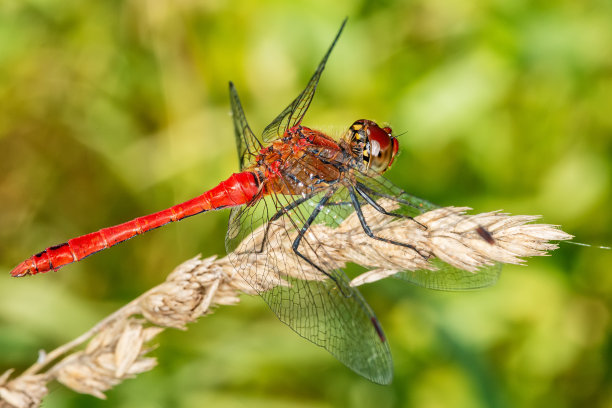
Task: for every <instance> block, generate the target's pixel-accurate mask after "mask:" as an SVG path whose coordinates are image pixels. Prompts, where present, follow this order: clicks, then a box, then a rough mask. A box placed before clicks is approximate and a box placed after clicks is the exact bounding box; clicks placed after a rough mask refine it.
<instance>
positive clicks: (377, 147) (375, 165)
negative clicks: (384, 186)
mask: <svg viewBox="0 0 612 408" xmlns="http://www.w3.org/2000/svg"><path fill="white" fill-rule="evenodd" d="M368 141H369V143H368V145H369V154H370V157H369V163H368V165H369V166H368V167H369V168H370V169H372V170H374V171H376V172H378V173H381V174H382V173H384V172H385V171H386V170H387V169H388V168H389V166H391V163H392V162H393V158H394V157H395V155H396V153H397V150H398V148H399V146H398V143H397V140H396V139H395V138H394V137H393V136H392V135H391V128H390V127H384V128H381V127H379V126H378V125H377V124H376V123H374V122H370V123H368Z"/></svg>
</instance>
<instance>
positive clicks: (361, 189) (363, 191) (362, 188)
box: [355, 183, 495, 245]
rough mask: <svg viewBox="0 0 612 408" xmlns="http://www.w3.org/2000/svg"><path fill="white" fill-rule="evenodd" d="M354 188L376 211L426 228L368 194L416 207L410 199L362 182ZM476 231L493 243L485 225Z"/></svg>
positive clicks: (424, 227)
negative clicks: (384, 205)
mask: <svg viewBox="0 0 612 408" xmlns="http://www.w3.org/2000/svg"><path fill="white" fill-rule="evenodd" d="M355 189H356V190H357V192H358V193H359V195H360V196H362V197H363V198H364V200H366V201H367V202H368V204H370V205H371V206H372V207H374V208H375V209H376V210H377V211H378V212H381V213H383V214H385V215H390V216H394V217H402V218H408V219H411V220H412V221H414V222H416V223H417V224H419V225H420V226H421V227H423V229H424V230H426V229H427V226H425V225H423V224H421V223H420V222H418V221H417V220H415V219H414V218H412V217H410V216H408V215H404V214H397V213H394V212H390V211H386V210H385V209H384V208H383V207H381V206H380V204H378V203H377V202H376V201H375V200H374V199H373V198H372V197H370V195H369V194H373V195H377V196H379V197H383V198H388V199H389V200H392V201H395V202H398V203H400V204H404V205H409V206H411V207H413V208H418V207H417V206H415V205H414V204H412V203H411V202H410V201H407V200H402V199H401V198H398V197H393V196H391V195H389V194H384V193H380V192H378V191H374V190H373V189H371V188H369V187H367V186H366V185H364V184H362V183H357V184H356V185H355ZM476 232H477V233H478V235H480V237H481V238H482V239H484V240H485V241H487V242H488V243H489V244H491V245H493V244H495V238H493V236H492V235H491V233H490V232H489V231H488V230H487V229H486V228H485V227H483V226H481V225H479V226H478V227H477V228H476Z"/></svg>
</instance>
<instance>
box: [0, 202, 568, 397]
mask: <svg viewBox="0 0 612 408" xmlns="http://www.w3.org/2000/svg"><path fill="white" fill-rule="evenodd" d="M381 204H386V205H387V206H389V203H383V202H382V201H381ZM466 210H468V208H465V207H461V208H456V207H446V208H440V209H437V210H433V211H430V212H427V213H424V214H422V215H420V216H418V217H417V218H416V220H417V221H418V222H419V223H420V224H422V225H424V226H426V227H427V228H423V227H422V226H420V225H419V224H417V223H416V222H414V221H412V220H409V219H399V220H396V219H394V221H393V222H389V221H388V219H389V218H392V217H385V216H383V215H382V214H380V213H378V212H376V211H374V210H373V209H372V208H371V207H368V208H365V209H364V212H366V214H365V216H366V218H367V219H368V221H369V224H370V225H372V226H377V227H376V228H373V232H374V233H375V234H377V235H379V236H382V237H385V238H389V239H394V240H398V241H403V242H410V243H412V244H413V245H415V246H416V248H417V249H418V250H419V252H420V254H419V253H417V252H416V251H413V250H410V249H408V248H403V247H399V246H396V245H390V244H387V243H385V242H382V241H376V240H373V239H371V238H369V237H368V236H366V234H364V233H363V230H362V227H361V224H360V223H359V220H358V219H357V217H356V216H355V214H353V215H351V216H349V217H347V219H346V220H344V221H343V222H342V224H341V225H340V226H339V227H338V228H328V227H326V226H325V225H315V226H313V227H312V231H311V232H312V233H313V234H315V235H316V236H317V237H318V238H319V239H318V240H317V241H316V242H317V244H318V245H319V246H320V247H310V248H308V249H306V254H307V255H308V254H310V255H311V256H312V252H316V253H317V255H318V256H324V257H326V259H325V260H324V262H326V264H327V265H333V266H336V267H342V266H344V265H345V264H347V263H349V262H352V263H356V264H360V265H363V266H365V267H367V268H368V269H369V271H368V272H366V273H364V274H362V275H360V276H358V277H357V278H355V279H354V280H353V281H352V284H353V285H355V286H357V285H361V284H364V283H368V282H373V281H376V280H380V279H383V278H386V277H388V276H392V275H394V274H395V273H397V272H398V271H406V270H417V269H428V270H431V271H432V273H435V270H436V267H435V266H433V265H432V264H431V263H429V262H428V260H426V259H425V258H424V257H423V256H422V255H423V254H425V255H426V256H427V257H429V258H430V259H433V258H439V259H440V260H443V261H445V262H447V263H448V264H450V265H452V266H454V267H457V268H460V269H463V270H467V271H471V272H473V273H475V274H477V273H478V269H479V268H480V267H483V266H487V265H492V264H494V263H511V264H522V263H523V262H524V260H523V259H522V258H524V257H529V256H542V255H546V254H547V251H550V250H554V249H556V248H557V245H556V244H554V243H551V242H550V241H560V240H569V239H571V238H572V236H571V235H569V234H566V233H565V232H563V231H561V230H560V229H558V228H557V227H556V226H553V225H546V224H529V223H530V222H533V221H534V220H536V219H537V218H538V217H534V216H521V215H518V216H510V215H508V214H504V213H501V212H490V213H483V214H477V215H466V214H465V211H466ZM282 227H283V226H282V225H280V224H278V225H275V226H272V228H271V233H274V231H275V228H282ZM478 227H484V228H485V229H486V230H487V231H489V232H490V234H491V236H492V237H493V239H494V240H495V243H494V244H491V243H489V242H487V241H486V240H485V239H483V237H482V236H481V235H480V234H478V232H477V231H476V229H477V228H478ZM262 236H263V233H262V230H261V228H260V229H259V230H258V231H256V232H255V234H254V238H255V239H261V237H262ZM291 243H292V242H291V241H290V240H286V241H283V242H279V243H278V245H280V246H282V248H275V249H274V250H273V251H270V254H271V255H270V256H273V255H272V254H277V255H276V256H282V254H285V253H289V252H290V251H291ZM237 252H238V251H237ZM262 258H264V257H261V256H260V257H255V258H253V259H251V258H250V257H249V255H248V254H245V255H244V258H243V259H241V260H242V261H244V262H250V261H255V262H260V263H261V265H257V268H260V269H258V271H262V272H263V271H265V268H266V264H267V263H264V262H262V261H261V259H262ZM284 259H285V262H292V261H291V259H292V258H291V257H287V258H284ZM296 270H299V269H298V268H292V267H291V265H288V267H287V270H286V271H284V272H283V273H285V274H286V276H292V275H291V274H292V273H294V271H296ZM302 271H304V273H305V274H306V275H305V276H304V275H301V278H302V279H304V278H305V279H322V277H321V274H320V273H318V272H317V271H316V270H305V269H302ZM273 284H279V283H278V281H275V282H274V283H273V282H265V281H262V282H260V285H261V288H269V287H270V286H271V285H273ZM281 284H288V283H286V282H285V283H282V282H281ZM241 293H247V294H255V293H256V291H255V290H254V289H253V288H252V287H251V286H249V285H248V284H247V283H246V282H245V281H244V280H243V279H242V278H241V277H240V276H239V275H238V274H236V273H235V270H234V268H233V266H232V264H231V263H230V261H229V259H228V258H227V257H225V258H221V259H218V258H216V257H210V258H206V259H201V258H200V257H199V256H197V257H195V258H193V259H190V260H188V261H186V262H184V263H183V264H181V265H179V266H178V267H177V268H176V269H175V270H174V271H173V272H172V273H171V274H170V275H169V276H168V278H167V279H166V281H165V282H164V283H162V284H160V285H158V286H156V287H154V288H152V289H151V290H149V291H147V292H146V293H144V294H142V295H141V296H139V297H138V298H136V299H134V300H133V301H131V302H130V303H129V304H127V305H126V306H124V307H122V308H121V309H119V310H117V311H116V312H114V313H113V314H111V315H110V316H108V317H107V318H105V319H104V320H102V321H101V322H99V323H98V324H97V325H96V326H94V327H93V328H92V329H90V330H89V331H87V332H86V333H84V334H83V335H81V336H80V337H78V338H77V339H74V340H73V341H71V342H69V343H67V344H65V345H63V346H61V347H59V348H57V349H56V350H54V351H52V352H50V353H48V354H46V355H42V356H41V358H40V359H39V361H38V362H37V363H35V364H33V365H32V366H31V367H30V368H29V369H27V370H26V371H25V372H24V373H23V374H21V375H20V376H18V377H15V378H13V379H10V377H11V375H12V373H13V370H9V371H7V372H5V373H4V374H3V375H2V376H0V408H4V407H20V408H21V407H36V406H39V405H40V404H41V402H42V399H43V398H44V397H45V396H46V395H47V393H48V390H47V384H48V383H49V382H50V381H52V380H57V381H59V382H60V383H62V384H64V385H65V386H66V387H68V388H70V389H72V390H74V391H77V392H80V393H85V394H90V395H93V396H96V397H98V398H104V392H105V391H106V390H108V389H110V388H112V387H113V386H115V385H117V384H119V383H121V382H122V381H123V380H125V379H127V378H133V377H134V376H136V375H138V374H139V373H142V372H145V371H149V370H151V369H152V368H153V367H155V365H156V359H155V358H154V357H147V355H148V353H149V352H150V351H151V350H152V349H153V347H151V346H150V345H148V344H149V342H150V341H151V340H152V339H153V338H154V337H155V336H156V335H158V334H159V333H160V332H162V331H163V330H164V329H165V328H168V327H172V328H178V329H186V325H187V323H190V322H193V321H195V320H196V319H197V318H198V317H200V316H204V315H207V314H209V313H211V312H212V309H213V308H214V307H216V306H219V305H233V304H236V303H238V302H239V295H240V294H241ZM86 342H88V343H87V345H86V346H85V347H80V346H81V345H83V344H85V343H86Z"/></svg>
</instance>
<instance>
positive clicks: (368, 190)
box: [355, 182, 423, 211]
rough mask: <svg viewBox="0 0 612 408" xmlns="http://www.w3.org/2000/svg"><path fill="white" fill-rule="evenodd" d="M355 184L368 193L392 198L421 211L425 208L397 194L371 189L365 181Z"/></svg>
mask: <svg viewBox="0 0 612 408" xmlns="http://www.w3.org/2000/svg"><path fill="white" fill-rule="evenodd" d="M355 186H356V187H359V189H360V190H361V191H364V192H366V193H368V194H373V195H377V196H379V197H382V198H387V199H389V200H391V201H395V202H396V203H400V204H404V205H407V206H409V207H412V208H415V209H417V210H419V211H422V210H423V209H422V208H421V207H419V206H418V205H414V204H413V203H411V202H410V201H408V200H404V199H401V198H399V197H397V196H394V195H391V194H385V193H381V192H379V191H376V190H374V189H371V188H370V187H368V186H366V185H365V184H363V183H359V182H357V183H356V184H355Z"/></svg>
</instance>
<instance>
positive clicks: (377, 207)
mask: <svg viewBox="0 0 612 408" xmlns="http://www.w3.org/2000/svg"><path fill="white" fill-rule="evenodd" d="M361 187H362V185H358V186H356V187H355V190H357V192H358V193H359V195H360V196H361V197H363V199H364V200H366V202H367V203H368V204H370V205H371V206H372V207H374V209H375V210H376V211H378V212H379V213H382V214H385V215H389V216H392V217H398V218H406V219H409V220H412V221H414V222H416V223H417V224H418V225H419V226H420V227H421V228H423V230H427V226H426V225H423V224H421V223H420V222H418V221H417V220H415V219H414V218H413V217H411V216H409V215H406V214H398V213H395V212H390V211H387V210H385V209H384V208H383V207H382V206H381V205H380V204H378V203H377V202H376V200H374V199H373V198H372V197H370V196H369V195H368V193H367V192H366V191H364V190H362V188H361Z"/></svg>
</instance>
